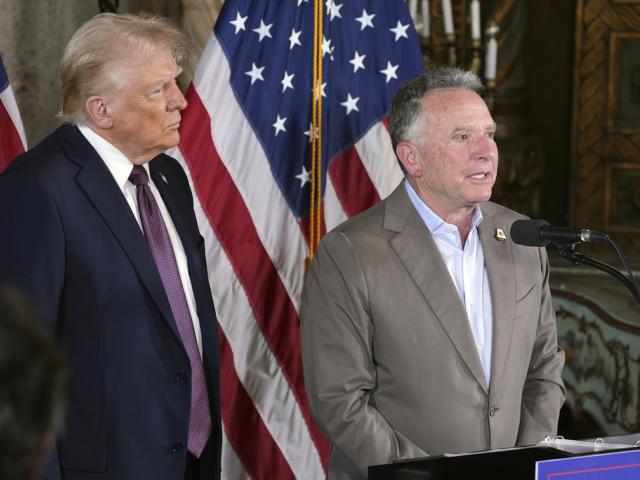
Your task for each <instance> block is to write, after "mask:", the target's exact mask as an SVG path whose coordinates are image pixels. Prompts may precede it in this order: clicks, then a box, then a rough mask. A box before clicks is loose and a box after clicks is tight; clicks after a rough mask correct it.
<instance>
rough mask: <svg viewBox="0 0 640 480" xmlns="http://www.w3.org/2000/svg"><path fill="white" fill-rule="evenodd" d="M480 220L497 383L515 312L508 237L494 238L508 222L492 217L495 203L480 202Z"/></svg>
mask: <svg viewBox="0 0 640 480" xmlns="http://www.w3.org/2000/svg"><path fill="white" fill-rule="evenodd" d="M482 215H483V220H482V223H481V224H480V227H479V233H480V242H481V243H482V252H483V254H484V262H485V266H486V268H487V276H488V278H489V288H490V289H491V308H492V310H493V340H492V354H491V386H493V385H499V381H500V375H501V374H502V371H503V370H504V367H505V364H506V362H507V354H508V353H509V347H510V345H511V335H512V333H513V319H514V314H515V301H516V298H515V295H516V294H515V288H516V287H515V285H516V279H515V271H514V265H513V253H512V251H511V247H512V246H511V240H509V239H505V240H498V239H497V238H496V237H497V235H496V234H497V229H501V230H502V232H503V233H504V234H505V235H506V234H507V233H508V231H509V229H508V225H507V224H504V223H501V222H500V221H499V220H497V219H496V218H495V206H493V205H492V204H485V205H483V206H482Z"/></svg>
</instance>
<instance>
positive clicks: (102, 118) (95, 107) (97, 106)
mask: <svg viewBox="0 0 640 480" xmlns="http://www.w3.org/2000/svg"><path fill="white" fill-rule="evenodd" d="M84 108H85V111H86V112H87V116H88V117H89V118H90V119H91V120H92V122H93V123H95V124H96V125H97V126H98V127H100V128H105V129H108V128H111V127H112V126H113V112H112V108H111V106H110V105H109V103H108V100H107V99H106V98H105V97H101V96H98V95H93V96H91V97H89V98H87V100H86V101H85V103H84Z"/></svg>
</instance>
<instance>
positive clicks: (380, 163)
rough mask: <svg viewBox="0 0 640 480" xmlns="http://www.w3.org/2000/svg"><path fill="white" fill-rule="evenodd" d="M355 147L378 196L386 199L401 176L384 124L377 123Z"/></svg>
mask: <svg viewBox="0 0 640 480" xmlns="http://www.w3.org/2000/svg"><path fill="white" fill-rule="evenodd" d="M355 147H356V151H357V152H358V156H359V157H360V160H361V161H362V164H363V165H364V168H365V169H366V170H367V173H368V174H369V178H370V179H371V182H372V183H373V185H374V187H375V188H376V190H377V191H378V196H379V197H380V199H383V198H386V197H387V196H388V195H389V194H390V193H391V192H393V190H394V189H395V188H396V187H397V186H398V184H399V183H400V181H401V180H402V178H403V174H402V170H401V169H400V166H399V165H398V161H397V160H396V157H395V154H394V153H393V147H392V146H391V138H390V137H389V133H388V132H387V128H386V127H385V126H384V123H383V122H378V123H376V124H375V125H374V126H373V127H371V128H370V129H369V131H368V132H367V133H366V135H364V136H363V137H362V138H361V139H360V140H358V142H356V144H355Z"/></svg>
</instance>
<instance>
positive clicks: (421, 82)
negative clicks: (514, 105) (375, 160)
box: [389, 68, 483, 150]
mask: <svg viewBox="0 0 640 480" xmlns="http://www.w3.org/2000/svg"><path fill="white" fill-rule="evenodd" d="M445 88H451V89H454V88H455V89H463V90H472V91H474V92H476V93H478V94H479V93H480V92H482V88H483V87H482V82H481V81H480V78H478V76H477V75H476V74H475V73H473V72H471V71H469V70H462V69H460V68H430V69H427V71H426V72H425V73H423V74H422V75H419V76H417V77H414V78H412V79H411V80H409V81H408V82H407V83H405V84H404V85H403V86H402V87H400V89H399V90H398V91H397V92H396V94H395V95H394V96H393V101H392V102H391V113H390V115H389V124H390V130H391V143H392V145H393V149H394V150H395V149H396V146H397V145H398V143H400V142H402V141H406V140H411V139H412V138H411V134H412V132H413V129H414V126H415V124H416V122H417V121H418V119H419V118H420V115H421V113H422V104H421V100H422V98H423V97H424V96H425V94H426V93H427V92H430V91H431V90H437V89H445Z"/></svg>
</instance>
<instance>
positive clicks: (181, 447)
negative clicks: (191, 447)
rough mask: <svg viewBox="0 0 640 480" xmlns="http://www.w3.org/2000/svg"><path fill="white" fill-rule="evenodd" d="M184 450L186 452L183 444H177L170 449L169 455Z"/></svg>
mask: <svg viewBox="0 0 640 480" xmlns="http://www.w3.org/2000/svg"><path fill="white" fill-rule="evenodd" d="M182 450H184V445H183V444H181V443H176V444H174V445H171V446H170V447H169V453H180V452H181V451H182Z"/></svg>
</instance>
